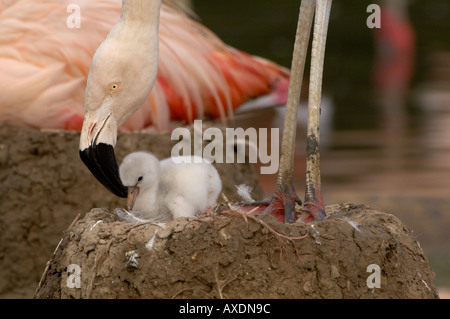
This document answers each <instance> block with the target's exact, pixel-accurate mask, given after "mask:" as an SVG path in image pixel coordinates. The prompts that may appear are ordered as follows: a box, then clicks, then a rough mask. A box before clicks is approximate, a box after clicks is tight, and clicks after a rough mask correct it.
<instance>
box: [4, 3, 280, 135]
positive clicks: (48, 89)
mask: <svg viewBox="0 0 450 319" xmlns="http://www.w3.org/2000/svg"><path fill="white" fill-rule="evenodd" d="M128 2H130V4H133V3H134V2H136V1H135V0H130V1H128ZM77 6H78V8H79V10H80V12H79V14H80V15H79V17H80V20H79V25H78V26H77V25H76V23H74V22H76V15H77V13H78V12H76V9H77ZM71 10H72V11H71ZM74 10H75V11H74ZM120 13H121V1H120V0H76V1H74V0H37V1H35V0H0V70H1V73H2V76H1V77H0V86H1V87H2V88H4V89H3V90H2V94H1V95H0V123H5V124H11V125H18V126H31V127H35V128H54V129H73V130H81V128H82V123H83V116H84V112H83V103H84V99H85V88H86V81H87V76H88V72H89V67H90V64H91V61H92V57H93V55H94V53H95V51H96V49H97V48H98V46H99V45H100V43H101V42H102V41H103V40H104V39H105V37H106V36H107V34H108V32H109V31H110V30H111V28H112V27H113V26H114V24H115V23H116V22H117V20H119V18H120ZM149 28H150V26H149ZM159 41H160V43H159V49H160V53H161V55H160V56H161V58H160V59H159V65H158V75H157V78H156V81H155V85H154V87H153V90H152V92H151V93H150V95H147V98H146V99H143V101H142V107H140V108H139V109H138V110H137V111H136V112H134V114H133V115H132V116H130V117H129V118H128V119H127V121H126V122H125V123H124V124H123V125H121V126H120V127H119V129H120V130H140V129H145V128H148V127H151V126H153V127H156V128H157V129H159V130H160V131H161V130H168V129H170V124H171V121H172V120H178V121H181V122H183V123H188V122H192V121H193V120H194V119H195V118H202V117H221V118H222V119H225V118H226V116H228V115H231V114H232V110H233V109H235V108H236V107H238V106H239V105H240V104H242V103H244V102H245V101H247V100H248V99H250V98H252V97H256V96H260V95H269V97H270V98H269V102H268V103H281V104H284V103H285V100H286V93H285V92H287V85H288V84H287V83H288V77H289V73H288V71H287V70H286V69H285V68H282V67H280V66H278V65H276V64H274V63H272V62H269V61H267V60H264V59H261V58H257V57H252V56H250V55H248V54H246V53H243V52H240V51H238V50H235V49H233V48H230V47H228V46H226V45H225V44H224V43H223V42H222V41H221V40H220V39H218V38H217V36H215V35H214V34H213V33H212V32H211V31H210V30H208V29H207V28H205V27H204V26H202V25H201V24H199V23H197V22H196V21H193V20H192V19H190V18H189V17H188V16H186V14H184V13H183V12H182V11H181V10H179V9H177V8H176V6H174V5H170V4H165V3H163V4H162V8H161V19H160V27H159ZM148 48H149V47H148ZM149 50H150V52H154V49H153V48H152V49H150V48H149ZM150 52H149V54H151V53H150ZM112 54H113V53H112ZM133 56H135V55H133ZM121 89H122V90H125V87H122V88H121Z"/></svg>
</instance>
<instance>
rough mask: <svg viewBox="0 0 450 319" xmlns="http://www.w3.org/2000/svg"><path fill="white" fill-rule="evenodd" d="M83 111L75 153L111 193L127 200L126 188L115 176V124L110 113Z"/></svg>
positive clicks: (117, 172) (116, 173) (117, 174)
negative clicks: (76, 152)
mask: <svg viewBox="0 0 450 319" xmlns="http://www.w3.org/2000/svg"><path fill="white" fill-rule="evenodd" d="M102 113H104V112H102V111H101V110H97V111H86V113H85V116H84V121H83V128H82V129H81V136H80V149H79V154H80V158H81V160H82V161H83V163H84V164H85V165H86V166H87V168H88V169H89V170H90V171H91V173H92V174H93V175H94V176H95V178H96V179H97V180H98V181H99V182H100V183H102V184H103V186H105V187H106V188H107V189H108V190H109V191H110V192H111V193H113V194H114V195H116V196H119V197H122V198H127V196H128V189H127V187H126V186H124V185H123V183H122V180H121V179H120V176H119V166H118V165H117V161H116V157H115V154H114V146H115V144H116V140H117V121H116V120H115V119H114V117H113V115H112V113H110V112H106V113H105V114H102Z"/></svg>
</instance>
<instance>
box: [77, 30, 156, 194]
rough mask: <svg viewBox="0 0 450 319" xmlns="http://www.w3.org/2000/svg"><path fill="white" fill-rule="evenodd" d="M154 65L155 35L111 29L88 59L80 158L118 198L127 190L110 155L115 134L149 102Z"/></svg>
mask: <svg viewBox="0 0 450 319" xmlns="http://www.w3.org/2000/svg"><path fill="white" fill-rule="evenodd" d="M116 27H117V26H116ZM116 29H118V28H116ZM118 30H123V29H118ZM155 38H156V39H155ZM152 40H153V41H152ZM157 59H158V42H157V35H156V36H155V35H154V34H153V36H152V35H150V37H146V35H145V34H139V33H134V34H133V33H131V34H130V32H123V31H120V32H114V29H113V30H112V31H111V33H110V34H109V36H108V37H107V38H106V40H105V41H104V42H103V43H102V44H101V45H100V46H99V48H98V49H97V51H96V53H95V55H94V57H93V59H92V64H91V68H90V71H89V75H88V79H87V85H86V93H85V104H84V110H85V115H84V121H83V127H82V129H81V136H80V149H79V152H80V157H81V159H82V161H83V162H84V164H85V165H86V166H87V167H88V168H89V170H90V171H91V172H92V174H93V175H94V176H95V177H96V178H97V180H99V181H100V182H101V183H102V184H103V185H104V186H105V187H106V188H107V189H108V190H110V191H111V192H112V193H114V194H115V195H117V196H119V197H123V198H125V197H127V188H126V187H125V186H124V185H123V183H122V182H121V180H120V177H119V173H118V165H117V161H116V158H115V155H114V147H115V145H116V141H117V130H118V128H119V127H120V126H121V125H122V124H123V123H124V122H125V121H126V120H127V119H128V118H129V117H130V116H131V115H132V114H133V113H134V112H135V111H136V110H137V109H138V108H139V107H140V106H141V105H142V104H143V103H144V102H145V100H146V99H147V97H148V95H149V93H150V91H151V89H152V87H153V84H154V82H155V79H156V73H157V68H158V61H157Z"/></svg>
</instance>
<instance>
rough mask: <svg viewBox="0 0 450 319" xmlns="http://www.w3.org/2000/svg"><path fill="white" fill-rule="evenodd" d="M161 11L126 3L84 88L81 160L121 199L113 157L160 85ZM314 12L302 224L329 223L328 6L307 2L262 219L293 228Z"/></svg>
mask: <svg viewBox="0 0 450 319" xmlns="http://www.w3.org/2000/svg"><path fill="white" fill-rule="evenodd" d="M160 5H161V1H160V0H151V1H142V0H139V1H135V2H131V1H127V0H124V1H123V6H122V16H121V20H120V21H119V22H118V24H117V25H116V26H115V27H114V28H113V29H112V30H111V32H110V34H109V35H108V38H107V39H106V40H105V42H103V43H102V45H101V46H100V47H99V49H98V50H97V52H96V54H95V56H94V59H93V63H92V67H91V71H90V75H89V78H88V83H87V88H86V104H85V105H86V114H85V119H84V124H83V130H82V135H81V140H80V156H81V158H82V160H83V161H84V163H85V164H86V165H87V166H88V167H89V169H90V170H91V172H92V173H93V174H94V175H95V176H96V177H97V179H98V180H99V181H100V182H102V183H103V184H104V185H105V186H106V187H107V188H108V189H110V190H111V191H112V192H113V193H115V194H116V195H118V196H122V197H126V196H127V188H126V187H125V186H123V184H122V183H121V181H120V178H119V175H118V167H117V163H116V160H115V156H114V145H115V143H116V134H117V128H118V126H120V124H121V123H123V122H124V121H125V120H126V119H127V118H128V117H129V116H131V114H132V113H133V112H134V111H135V110H136V109H138V108H139V106H140V104H141V101H142V100H143V99H145V97H146V95H147V94H148V93H149V92H150V90H151V87H152V85H153V83H154V81H155V79H156V69H157V63H158V62H157V51H158V41H157V36H158V18H159V12H160V10H159V9H160ZM315 6H316V7H317V8H316V21H315V26H314V38H313V45H312V60H311V76H310V87H309V89H310V90H309V102H308V108H309V112H308V130H307V132H308V138H307V180H306V183H307V185H306V195H305V205H304V212H305V213H306V214H307V216H305V217H304V220H311V219H317V220H319V219H323V218H324V217H325V214H324V204H323V200H322V194H321V187H320V168H319V122H320V102H321V87H322V73H323V59H324V53H325V43H326V34H327V29H328V20H329V14H330V9H331V0H317V2H316V1H315V0H303V1H302V3H301V7H300V15H299V23H298V27H297V35H296V41H295V47H294V56H293V62H292V74H291V79H290V83H289V95H288V104H287V110H286V117H285V125H284V134H283V140H282V157H281V162H280V170H279V175H278V182H277V187H276V190H275V194H274V197H273V199H272V200H271V202H270V204H269V206H268V207H267V208H266V209H265V212H269V213H277V211H280V210H281V211H282V214H283V215H284V219H285V221H286V222H293V221H294V219H295V214H294V204H295V202H296V201H299V199H298V196H297V195H296V193H295V190H294V189H293V186H292V175H293V174H292V172H293V163H294V161H293V159H294V145H295V129H296V120H297V106H298V103H299V97H300V89H301V83H302V78H303V70H304V64H305V57H306V53H307V48H308V41H309V34H310V29H311V24H312V20H313V15H314V10H315ZM136 61H137V63H136ZM136 64H137V65H136ZM130 68H133V69H136V70H141V71H142V72H139V75H138V76H135V77H130V76H129V75H128V76H127V74H128V70H129V69H130ZM135 72H136V71H135ZM132 74H133V73H132ZM124 75H125V78H124ZM122 87H124V89H123V90H122ZM119 92H120V93H119ZM118 93H119V94H122V95H119V94H118Z"/></svg>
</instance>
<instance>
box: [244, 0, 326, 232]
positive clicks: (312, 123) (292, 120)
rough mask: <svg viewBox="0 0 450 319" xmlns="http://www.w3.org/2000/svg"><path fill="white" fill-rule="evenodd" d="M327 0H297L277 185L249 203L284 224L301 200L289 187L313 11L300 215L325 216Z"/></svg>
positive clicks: (290, 220)
mask: <svg viewBox="0 0 450 319" xmlns="http://www.w3.org/2000/svg"><path fill="white" fill-rule="evenodd" d="M331 3H332V0H303V1H302V2H301V6H300V14H299V20H298V25H297V33H296V37H295V44H294V54H293V58H292V66H291V77H290V81H289V93H288V100H287V106H286V114H285V118H284V130H283V138H282V145H281V159H280V169H279V171H278V179H277V185H276V188H275V192H274V195H273V197H272V199H271V200H270V201H269V202H260V203H251V204H252V205H259V206H260V207H261V208H260V209H258V210H257V211H256V213H257V214H271V215H274V216H276V217H277V218H278V220H280V221H284V222H285V223H293V222H295V221H296V219H297V218H296V213H295V203H298V204H301V200H300V199H299V197H298V196H297V193H296V192H295V189H294V187H293V169H294V155H295V154H294V147H295V134H296V125H297V108H298V104H299V101H300V93H301V87H302V79H303V73H304V68H305V58H306V54H307V50H308V42H309V37H310V31H311V25H312V20H313V15H314V12H315V22H314V35H313V44H312V57H311V74H310V87H309V100H308V129H307V168H306V171H307V172H306V193H305V203H304V205H303V209H302V213H301V215H300V218H301V220H303V221H305V222H308V221H312V220H322V219H324V218H325V208H324V202H323V198H322V192H321V182H320V165H319V164H320V163H319V159H320V158H319V124H320V103H321V94H322V73H323V59H324V55H325V43H326V35H327V30H328V20H329V16H330V10H331Z"/></svg>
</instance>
